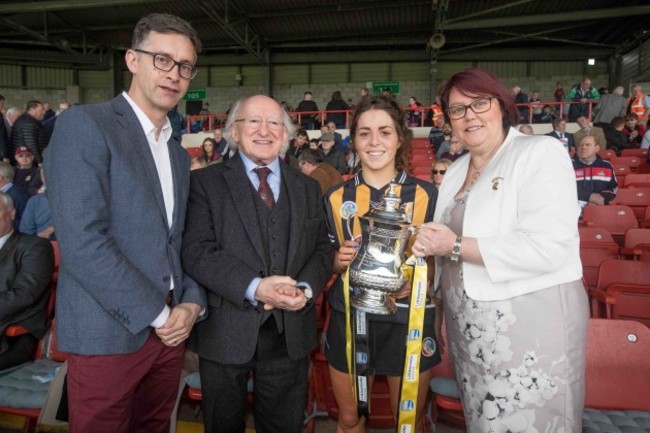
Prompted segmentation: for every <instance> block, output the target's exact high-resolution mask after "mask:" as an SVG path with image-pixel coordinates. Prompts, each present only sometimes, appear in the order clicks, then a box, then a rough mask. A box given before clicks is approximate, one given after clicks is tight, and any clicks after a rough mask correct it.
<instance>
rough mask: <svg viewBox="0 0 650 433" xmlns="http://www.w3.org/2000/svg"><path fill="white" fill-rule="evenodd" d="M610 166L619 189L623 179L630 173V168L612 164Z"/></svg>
mask: <svg viewBox="0 0 650 433" xmlns="http://www.w3.org/2000/svg"><path fill="white" fill-rule="evenodd" d="M612 166H613V167H614V174H615V175H616V183H618V186H619V187H621V186H622V185H623V183H624V182H625V177H626V176H627V175H628V174H630V173H632V170H630V167H628V166H627V165H621V164H612Z"/></svg>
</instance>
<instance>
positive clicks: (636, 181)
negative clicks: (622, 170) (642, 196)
mask: <svg viewBox="0 0 650 433" xmlns="http://www.w3.org/2000/svg"><path fill="white" fill-rule="evenodd" d="M619 185H620V184H619ZM623 187H625V188H639V187H642V188H643V187H645V188H649V187H650V174H648V173H645V174H641V173H630V175H628V176H625V182H624V183H623Z"/></svg>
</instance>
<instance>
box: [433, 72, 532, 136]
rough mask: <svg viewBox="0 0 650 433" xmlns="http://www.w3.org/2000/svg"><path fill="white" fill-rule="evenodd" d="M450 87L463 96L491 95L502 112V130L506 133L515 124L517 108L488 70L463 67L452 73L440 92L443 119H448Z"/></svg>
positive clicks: (510, 96)
mask: <svg viewBox="0 0 650 433" xmlns="http://www.w3.org/2000/svg"><path fill="white" fill-rule="evenodd" d="M451 89H456V90H457V91H459V92H460V93H462V94H463V95H465V96H491V97H493V98H495V99H496V100H498V101H499V106H500V107H501V112H502V113H503V131H504V133H505V134H506V135H507V134H508V129H509V128H510V127H511V126H513V125H516V124H517V119H518V118H519V117H518V116H517V108H516V106H515V101H514V98H513V97H512V94H510V92H509V91H508V89H506V87H505V86H504V85H503V83H501V81H500V80H499V79H498V78H497V77H495V76H494V75H492V74H491V73H490V72H488V71H485V70H483V69H478V68H470V69H465V70H464V71H461V72H458V73H456V74H454V75H453V76H452V77H451V78H450V79H449V81H447V83H446V84H445V86H444V87H443V88H442V91H441V92H440V100H441V102H442V109H443V112H444V114H445V120H446V121H447V122H448V123H450V120H449V113H448V109H449V94H450V93H451Z"/></svg>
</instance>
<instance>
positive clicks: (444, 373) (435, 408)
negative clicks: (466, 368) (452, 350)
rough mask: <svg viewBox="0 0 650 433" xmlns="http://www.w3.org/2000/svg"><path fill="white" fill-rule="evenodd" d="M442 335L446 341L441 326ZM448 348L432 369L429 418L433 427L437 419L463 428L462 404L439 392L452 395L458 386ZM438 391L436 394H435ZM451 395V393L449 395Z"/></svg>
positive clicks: (456, 399) (443, 329) (443, 328)
mask: <svg viewBox="0 0 650 433" xmlns="http://www.w3.org/2000/svg"><path fill="white" fill-rule="evenodd" d="M442 335H443V338H444V339H445V341H449V340H447V332H446V327H445V325H444V324H443V325H442ZM449 356H450V355H449V346H447V348H446V349H445V351H444V353H442V354H441V361H440V364H438V365H436V366H435V367H433V379H431V384H430V388H431V391H432V393H433V394H432V401H431V410H430V412H429V416H430V418H431V423H432V425H433V426H435V424H436V423H437V422H438V420H439V419H442V420H445V421H447V422H449V423H452V424H455V425H458V426H465V417H464V416H463V404H462V402H461V401H460V399H458V398H456V396H455V395H443V394H442V393H441V391H443V390H444V392H446V393H447V392H449V391H451V390H453V391H454V392H453V394H456V393H457V390H458V385H457V383H456V374H455V373H454V369H453V365H452V363H451V360H450V358H449ZM437 390H438V392H436V391H437ZM450 394H451V393H450ZM432 431H433V429H432Z"/></svg>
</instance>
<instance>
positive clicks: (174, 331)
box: [156, 303, 201, 347]
mask: <svg viewBox="0 0 650 433" xmlns="http://www.w3.org/2000/svg"><path fill="white" fill-rule="evenodd" d="M200 313H201V306H200V305H197V304H190V303H185V304H178V305H177V306H175V307H174V308H172V311H171V312H170V313H169V317H168V318H167V321H166V322H165V324H164V325H163V326H161V327H160V328H156V334H157V335H158V337H159V338H160V340H161V341H162V342H163V344H164V345H165V346H169V347H175V346H178V345H179V344H180V343H182V342H183V341H185V340H187V338H188V337H189V336H190V331H192V327H194V323H195V322H196V319H197V317H199V314H200Z"/></svg>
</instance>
